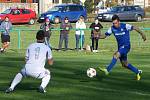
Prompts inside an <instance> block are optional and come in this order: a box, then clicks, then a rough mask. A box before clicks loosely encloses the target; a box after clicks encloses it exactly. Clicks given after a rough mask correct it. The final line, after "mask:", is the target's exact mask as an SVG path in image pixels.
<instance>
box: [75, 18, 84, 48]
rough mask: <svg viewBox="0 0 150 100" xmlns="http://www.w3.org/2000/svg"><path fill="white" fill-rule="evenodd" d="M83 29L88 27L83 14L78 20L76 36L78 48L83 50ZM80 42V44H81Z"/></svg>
mask: <svg viewBox="0 0 150 100" xmlns="http://www.w3.org/2000/svg"><path fill="white" fill-rule="evenodd" d="M82 29H86V25H85V23H84V18H83V17H82V16H81V17H80V18H79V19H78V21H77V22H76V33H75V37H76V49H77V50H78V49H79V48H80V49H81V50H83V46H84V40H85V39H84V30H82ZM79 43H80V45H79Z"/></svg>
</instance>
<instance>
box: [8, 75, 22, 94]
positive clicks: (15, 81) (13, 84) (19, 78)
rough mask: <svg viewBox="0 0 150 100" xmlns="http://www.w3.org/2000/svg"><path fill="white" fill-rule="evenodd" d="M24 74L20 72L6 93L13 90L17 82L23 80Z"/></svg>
mask: <svg viewBox="0 0 150 100" xmlns="http://www.w3.org/2000/svg"><path fill="white" fill-rule="evenodd" d="M22 77H23V76H22V74H21V73H18V74H17V75H16V76H15V78H14V80H13V81H12V83H11V86H10V87H9V88H8V89H7V90H6V91H5V92H6V93H10V92H13V90H14V88H15V87H16V85H17V84H19V83H20V82H21V80H22Z"/></svg>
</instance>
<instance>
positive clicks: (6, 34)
mask: <svg viewBox="0 0 150 100" xmlns="http://www.w3.org/2000/svg"><path fill="white" fill-rule="evenodd" d="M11 29H12V23H11V22H10V20H9V18H8V17H5V20H4V21H3V22H2V23H1V25H0V30H1V41H2V48H0V52H4V51H5V50H6V49H7V48H8V47H9V44H10V30H11Z"/></svg>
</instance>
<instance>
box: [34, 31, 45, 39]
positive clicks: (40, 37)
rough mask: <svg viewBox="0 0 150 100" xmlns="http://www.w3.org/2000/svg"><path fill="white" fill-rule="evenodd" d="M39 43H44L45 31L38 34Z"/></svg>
mask: <svg viewBox="0 0 150 100" xmlns="http://www.w3.org/2000/svg"><path fill="white" fill-rule="evenodd" d="M36 39H37V42H44V31H43V30H39V31H38V32H37V34H36Z"/></svg>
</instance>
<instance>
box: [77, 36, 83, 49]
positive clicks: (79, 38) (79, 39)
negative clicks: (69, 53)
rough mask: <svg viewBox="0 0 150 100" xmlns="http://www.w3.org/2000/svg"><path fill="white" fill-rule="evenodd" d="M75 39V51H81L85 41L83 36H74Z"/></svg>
mask: <svg viewBox="0 0 150 100" xmlns="http://www.w3.org/2000/svg"><path fill="white" fill-rule="evenodd" d="M75 37H76V49H79V48H81V49H82V48H83V45H84V40H85V38H84V35H75ZM81 37H82V38H81ZM81 39H82V40H81ZM81 42H82V47H81ZM79 43H80V44H79Z"/></svg>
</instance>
